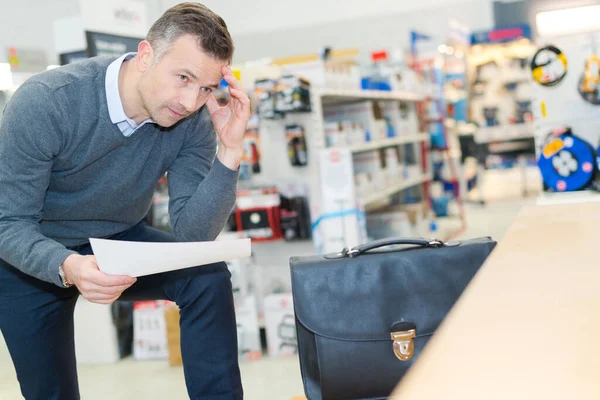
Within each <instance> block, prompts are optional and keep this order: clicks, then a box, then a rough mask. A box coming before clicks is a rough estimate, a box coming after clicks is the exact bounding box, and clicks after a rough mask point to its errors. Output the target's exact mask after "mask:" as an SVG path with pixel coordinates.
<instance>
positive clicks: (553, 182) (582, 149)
mask: <svg viewBox="0 0 600 400" xmlns="http://www.w3.org/2000/svg"><path fill="white" fill-rule="evenodd" d="M596 160H597V158H596V156H595V155H594V148H593V147H592V146H591V145H590V144H589V143H587V142H586V141H585V140H583V139H581V138H579V137H577V136H575V135H573V134H571V133H570V129H569V130H567V133H563V134H561V135H558V136H554V137H552V138H550V139H549V140H548V141H547V142H546V145H545V146H544V148H543V149H542V151H541V152H540V158H539V160H538V167H539V169H540V172H541V173H542V179H543V181H544V184H545V185H546V186H547V187H549V188H550V189H552V190H554V191H557V192H570V191H576V190H581V189H584V188H586V187H587V186H589V184H590V183H591V182H592V180H593V178H594V165H595V162H596Z"/></svg>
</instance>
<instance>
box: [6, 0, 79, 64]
mask: <svg viewBox="0 0 600 400" xmlns="http://www.w3.org/2000/svg"><path fill="white" fill-rule="evenodd" d="M78 12H79V3H78V0H16V1H15V0H0V62H6V57H7V55H6V52H7V50H6V48H7V47H11V46H15V47H28V48H37V49H40V48H41V49H47V51H48V57H49V60H48V61H49V62H50V63H56V61H57V58H58V57H57V56H56V55H55V54H54V39H53V35H52V21H54V20H55V19H58V18H63V17H68V16H72V15H77V13H78Z"/></svg>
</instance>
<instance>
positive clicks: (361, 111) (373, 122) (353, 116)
mask: <svg viewBox="0 0 600 400" xmlns="http://www.w3.org/2000/svg"><path fill="white" fill-rule="evenodd" d="M323 116H324V120H325V122H326V123H328V122H337V123H338V124H339V123H341V122H342V121H349V122H352V123H355V124H357V125H356V127H355V129H357V130H358V129H359V128H360V130H361V131H362V132H364V133H365V136H364V137H365V140H364V142H371V141H374V140H376V139H378V138H381V137H382V135H383V137H385V132H386V128H385V121H383V126H382V125H381V124H382V121H381V120H380V121H379V122H378V120H377V119H376V118H375V113H374V109H373V103H372V102H371V101H361V102H359V103H352V104H342V105H329V106H327V107H326V108H325V110H324V112H323ZM338 129H339V130H342V128H341V127H338ZM345 136H351V137H352V138H353V137H354V136H357V137H359V136H361V134H359V133H350V134H348V133H346V135H345ZM345 142H346V143H348V140H345Z"/></svg>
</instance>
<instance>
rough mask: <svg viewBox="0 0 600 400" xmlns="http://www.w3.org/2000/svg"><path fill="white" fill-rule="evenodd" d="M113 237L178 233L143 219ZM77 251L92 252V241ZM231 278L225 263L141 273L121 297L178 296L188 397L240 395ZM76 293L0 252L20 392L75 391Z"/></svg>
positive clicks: (221, 399)
mask: <svg viewBox="0 0 600 400" xmlns="http://www.w3.org/2000/svg"><path fill="white" fill-rule="evenodd" d="M111 239H115V240H128V241H140V242H173V241H174V240H175V239H174V237H173V236H172V235H171V234H169V233H167V232H163V231H160V230H158V229H154V228H152V227H149V226H148V225H147V224H146V223H145V222H142V223H140V224H138V225H136V226H135V227H133V228H132V229H130V230H128V231H125V232H123V233H120V234H118V235H115V236H114V237H112V238H111ZM76 251H78V252H79V253H80V254H92V249H91V247H90V246H89V245H88V246H83V247H80V248H77V249H76ZM57 268H58V266H57ZM230 278H231V275H230V273H229V271H228V269H227V265H226V264H225V263H217V264H211V265H204V266H200V267H195V268H188V269H182V270H179V271H173V272H168V273H162V274H155V275H148V276H144V277H139V278H138V280H137V282H136V283H135V284H134V285H133V286H131V287H130V288H129V289H127V290H126V291H125V292H123V295H122V296H121V298H120V299H122V300H133V301H137V300H163V299H165V300H171V301H174V302H175V303H177V305H178V306H179V308H180V313H181V318H180V327H181V351H182V357H183V366H184V367H183V369H184V374H185V381H186V385H187V389H188V394H189V396H190V398H191V399H207V400H213V399H214V400H225V399H227V400H229V399H241V398H242V397H243V395H242V384H241V379H240V371H239V366H238V358H237V357H238V356H237V333H236V323H235V314H234V308H233V295H232V289H231V279H230ZM78 296H79V292H78V291H77V289H76V288H74V287H73V288H69V289H63V288H59V287H57V286H56V285H53V284H50V283H47V282H43V281H40V280H38V279H35V278H32V277H30V276H29V275H26V274H24V273H22V272H20V271H18V270H17V269H16V268H14V267H12V266H10V265H8V264H6V263H5V262H3V261H2V260H0V330H1V331H2V334H3V335H4V339H5V341H6V344H7V346H8V350H9V352H10V355H11V357H12V360H13V363H14V365H15V369H16V371H17V378H18V380H19V383H20V385H21V392H22V394H23V396H24V397H25V399H27V400H38V399H39V400H42V399H43V400H50V399H53V400H54V399H56V400H72V399H79V388H78V383H77V368H76V360H75V344H74V332H73V311H74V309H75V303H76V301H77V298H78ZM140 384H143V383H141V382H140Z"/></svg>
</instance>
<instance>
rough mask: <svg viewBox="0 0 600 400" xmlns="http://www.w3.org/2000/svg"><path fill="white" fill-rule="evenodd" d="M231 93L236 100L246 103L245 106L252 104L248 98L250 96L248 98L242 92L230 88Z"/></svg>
mask: <svg viewBox="0 0 600 400" xmlns="http://www.w3.org/2000/svg"><path fill="white" fill-rule="evenodd" d="M229 93H231V96H232V97H235V98H236V99H238V100H239V101H241V102H242V103H244V105H249V104H250V99H249V98H248V96H246V93H244V92H242V91H241V90H237V89H233V88H230V89H229Z"/></svg>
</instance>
